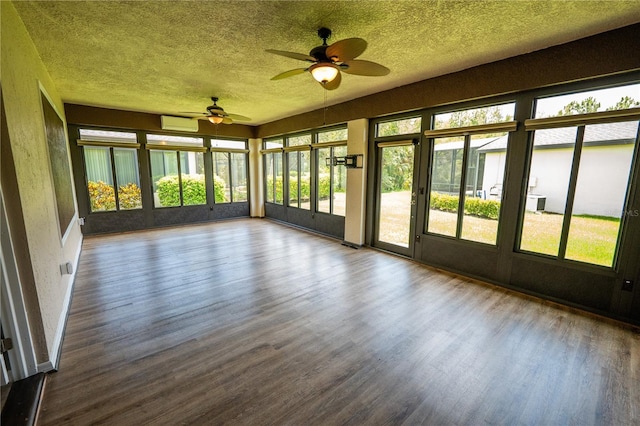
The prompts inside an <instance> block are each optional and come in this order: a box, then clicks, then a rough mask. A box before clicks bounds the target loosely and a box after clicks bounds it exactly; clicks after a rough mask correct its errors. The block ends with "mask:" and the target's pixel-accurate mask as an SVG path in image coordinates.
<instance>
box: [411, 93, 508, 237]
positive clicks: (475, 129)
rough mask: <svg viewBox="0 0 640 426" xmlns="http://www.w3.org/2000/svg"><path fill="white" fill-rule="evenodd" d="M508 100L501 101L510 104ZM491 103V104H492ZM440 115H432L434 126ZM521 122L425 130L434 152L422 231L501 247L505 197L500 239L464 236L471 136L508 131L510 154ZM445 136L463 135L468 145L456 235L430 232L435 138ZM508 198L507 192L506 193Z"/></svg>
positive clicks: (500, 212) (459, 198)
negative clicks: (482, 239) (487, 240)
mask: <svg viewBox="0 0 640 426" xmlns="http://www.w3.org/2000/svg"><path fill="white" fill-rule="evenodd" d="M507 103H508V102H505V103H501V104H507ZM489 106H490V105H489ZM435 116H436V114H432V115H431V117H432V127H433V122H434V120H435ZM518 124H519V123H518V121H516V120H510V121H505V122H501V123H490V124H480V125H477V126H467V127H451V128H442V129H431V130H425V131H424V132H423V135H424V136H425V137H426V138H427V141H428V144H429V147H430V153H429V167H428V170H427V185H426V193H427V197H426V203H425V215H424V229H423V230H422V232H423V233H424V234H426V235H429V236H434V237H439V238H447V239H452V240H456V241H463V242H465V243H469V244H481V245H483V246H488V247H498V246H499V244H500V231H501V227H502V226H501V224H502V220H501V218H502V210H503V209H504V203H503V199H502V200H501V202H500V211H499V213H498V225H497V226H498V228H497V232H496V240H495V243H493V244H491V243H487V242H482V241H476V240H470V239H466V238H462V227H463V222H464V216H465V214H464V204H465V201H466V182H467V173H468V161H469V153H470V148H471V136H473V135H482V134H488V133H492V132H496V133H498V132H500V133H502V132H505V133H507V149H506V150H507V156H508V155H509V154H508V151H509V145H510V144H511V139H512V135H513V133H514V132H516V131H517V130H518ZM443 137H463V138H464V145H463V148H462V165H461V176H460V186H459V188H458V209H457V211H456V216H457V217H456V231H455V235H446V234H439V233H435V232H430V231H429V230H428V229H429V214H430V208H429V206H430V205H431V192H432V186H433V167H434V165H435V148H434V141H435V139H437V138H443ZM506 177H507V173H506V171H505V173H504V174H503V182H502V184H503V187H504V183H505V180H506ZM503 197H504V195H503Z"/></svg>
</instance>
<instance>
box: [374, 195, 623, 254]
mask: <svg viewBox="0 0 640 426" xmlns="http://www.w3.org/2000/svg"><path fill="white" fill-rule="evenodd" d="M410 199H411V198H410V194H409V192H407V191H402V192H392V193H386V194H382V206H381V209H380V210H381V218H380V222H381V223H380V231H379V236H378V238H379V240H380V241H385V242H390V243H392V244H396V245H400V246H403V247H407V246H408V238H409V218H410V207H411V205H410ZM562 218H563V216H562V215H558V214H550V213H542V214H538V213H532V212H527V213H526V214H525V220H524V225H523V232H522V242H521V249H522V250H525V251H530V252H534V253H542V254H548V255H551V256H557V255H558V247H559V245H560V233H561V231H562ZM456 220H457V215H456V214H455V213H448V212H443V211H439V210H430V212H429V224H428V231H429V232H431V233H434V234H441V235H448V236H455V232H456ZM619 228H620V221H619V220H616V219H613V218H600V217H587V216H574V217H573V218H572V219H571V227H570V228H569V238H568V242H567V251H566V255H565V258H566V259H571V260H577V261H581V262H586V263H592V264H595V265H603V266H612V264H613V258H614V254H615V248H616V242H617V238H618V230H619ZM497 233H498V221H497V220H492V219H485V218H479V217H476V216H470V215H465V216H464V219H463V222H462V239H465V240H470V241H477V242H482V243H487V244H495V243H496V236H497Z"/></svg>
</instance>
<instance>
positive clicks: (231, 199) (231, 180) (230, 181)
mask: <svg viewBox="0 0 640 426" xmlns="http://www.w3.org/2000/svg"><path fill="white" fill-rule="evenodd" d="M231 157H232V155H231V153H230V152H228V153H227V170H229V175H228V177H229V202H230V203H233V170H231Z"/></svg>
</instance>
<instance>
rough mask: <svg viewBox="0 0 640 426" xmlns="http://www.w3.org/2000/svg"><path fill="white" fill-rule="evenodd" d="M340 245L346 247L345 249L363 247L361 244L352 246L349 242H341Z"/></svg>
mask: <svg viewBox="0 0 640 426" xmlns="http://www.w3.org/2000/svg"><path fill="white" fill-rule="evenodd" d="M342 245H343V246H347V247H351V248H354V249H359V248H362V247H364V246H363V245H362V244H354V243H350V242H349V241H343V242H342Z"/></svg>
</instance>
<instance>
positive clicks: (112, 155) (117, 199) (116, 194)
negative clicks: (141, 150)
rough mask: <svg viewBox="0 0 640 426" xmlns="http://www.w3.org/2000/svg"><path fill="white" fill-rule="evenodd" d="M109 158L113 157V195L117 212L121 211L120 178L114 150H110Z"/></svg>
mask: <svg viewBox="0 0 640 426" xmlns="http://www.w3.org/2000/svg"><path fill="white" fill-rule="evenodd" d="M109 156H110V157H111V176H113V195H114V198H115V200H116V211H120V200H119V198H120V197H118V177H117V176H116V156H115V154H114V152H113V148H109Z"/></svg>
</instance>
